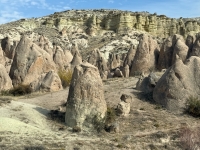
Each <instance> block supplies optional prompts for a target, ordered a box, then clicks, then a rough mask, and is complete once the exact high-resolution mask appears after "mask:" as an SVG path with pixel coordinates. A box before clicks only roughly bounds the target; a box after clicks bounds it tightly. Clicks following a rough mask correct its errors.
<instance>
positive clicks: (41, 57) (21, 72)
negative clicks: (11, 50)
mask: <svg viewBox="0 0 200 150" xmlns="http://www.w3.org/2000/svg"><path fill="white" fill-rule="evenodd" d="M51 70H56V68H55V63H54V62H53V60H52V58H51V57H50V55H49V54H48V53H47V52H46V51H44V50H42V49H41V48H40V47H39V46H37V45H36V44H34V43H33V42H31V41H30V40H29V39H28V38H26V37H25V36H23V37H22V38H21V40H20V42H19V44H18V45H17V48H16V51H15V56H14V58H13V63H12V66H11V69H10V73H9V75H10V77H11V79H12V83H13V86H15V85H18V84H20V83H22V84H30V83H31V82H33V81H34V80H36V79H37V78H38V77H39V76H40V75H41V74H43V73H47V72H49V71H51Z"/></svg>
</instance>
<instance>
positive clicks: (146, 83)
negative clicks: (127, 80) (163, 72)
mask: <svg viewBox="0 0 200 150" xmlns="http://www.w3.org/2000/svg"><path fill="white" fill-rule="evenodd" d="M159 79H160V78H159V77H158V76H157V75H156V74H155V73H153V72H151V73H150V74H149V75H148V77H144V76H140V78H139V80H138V82H137V83H136V89H137V90H139V91H142V92H144V93H145V94H148V93H151V92H153V89H154V88H155V86H156V84H157V82H158V80H159Z"/></svg>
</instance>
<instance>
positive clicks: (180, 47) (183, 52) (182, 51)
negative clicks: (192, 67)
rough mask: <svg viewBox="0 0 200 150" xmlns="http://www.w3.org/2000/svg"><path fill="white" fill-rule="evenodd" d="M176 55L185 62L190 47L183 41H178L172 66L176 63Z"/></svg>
mask: <svg viewBox="0 0 200 150" xmlns="http://www.w3.org/2000/svg"><path fill="white" fill-rule="evenodd" d="M176 55H178V56H179V57H180V59H181V60H182V61H183V62H185V60H186V58H187V55H188V46H187V45H186V44H185V42H184V41H183V40H181V39H177V41H176V44H175V45H174V51H173V57H172V64H174V63H175V61H176Z"/></svg>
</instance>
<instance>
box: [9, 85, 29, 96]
mask: <svg viewBox="0 0 200 150" xmlns="http://www.w3.org/2000/svg"><path fill="white" fill-rule="evenodd" d="M31 92H32V90H31V88H30V86H29V85H24V84H19V85H18V86H16V87H14V88H12V89H11V90H9V93H10V94H12V95H14V96H17V95H25V94H30V93H31Z"/></svg>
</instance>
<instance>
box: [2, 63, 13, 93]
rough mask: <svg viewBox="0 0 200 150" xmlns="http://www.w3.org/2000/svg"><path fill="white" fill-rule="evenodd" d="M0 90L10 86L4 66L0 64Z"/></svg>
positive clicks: (10, 82)
mask: <svg viewBox="0 0 200 150" xmlns="http://www.w3.org/2000/svg"><path fill="white" fill-rule="evenodd" d="M0 70H1V71H0V91H1V90H9V89H11V88H12V87H13V86H12V80H11V79H10V77H9V75H8V73H7V71H6V68H5V67H4V66H3V65H2V64H0Z"/></svg>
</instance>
